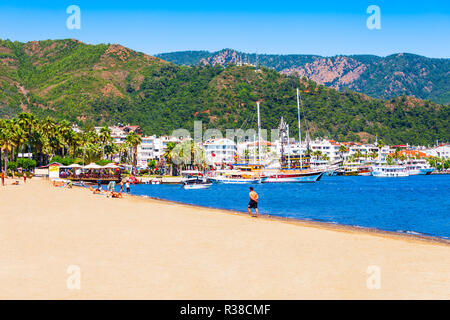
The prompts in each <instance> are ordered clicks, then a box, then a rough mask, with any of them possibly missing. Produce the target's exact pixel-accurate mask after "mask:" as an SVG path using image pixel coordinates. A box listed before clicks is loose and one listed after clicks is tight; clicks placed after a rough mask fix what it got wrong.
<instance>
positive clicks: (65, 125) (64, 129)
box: [57, 120, 72, 158]
mask: <svg viewBox="0 0 450 320" xmlns="http://www.w3.org/2000/svg"><path fill="white" fill-rule="evenodd" d="M57 131H58V133H59V135H60V137H61V147H62V156H63V158H64V156H65V147H66V145H67V140H69V136H70V132H72V127H71V125H70V122H69V121H67V120H62V121H61V122H60V123H59V125H58V126H57Z"/></svg>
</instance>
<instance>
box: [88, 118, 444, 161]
mask: <svg viewBox="0 0 450 320" xmlns="http://www.w3.org/2000/svg"><path fill="white" fill-rule="evenodd" d="M96 129H97V131H100V128H96ZM110 130H111V136H112V139H113V141H114V143H117V144H120V143H124V142H125V139H126V137H127V135H128V134H129V133H130V132H135V133H137V134H140V135H141V139H142V143H141V144H140V145H139V146H138V148H137V166H138V167H141V168H145V167H146V166H147V163H148V161H149V160H156V161H159V160H161V159H162V157H163V155H164V152H165V150H166V147H167V144H168V143H169V142H174V143H180V142H182V141H183V139H185V138H183V137H172V136H161V137H157V136H156V135H152V136H144V135H142V130H141V129H140V128H139V126H114V127H110ZM199 145H200V146H201V147H202V149H203V152H204V158H205V160H206V162H207V163H208V164H209V165H212V166H214V165H216V166H217V165H224V164H233V163H238V162H253V163H255V162H257V161H259V159H260V157H261V161H263V162H264V163H267V164H268V163H270V162H272V161H278V159H280V157H281V155H282V154H284V155H291V156H299V155H303V154H305V152H306V150H307V146H306V144H305V142H302V143H301V144H300V143H299V142H298V141H295V140H294V139H291V140H289V142H288V143H285V144H283V145H282V144H281V142H280V141H279V140H277V141H275V142H269V141H263V140H261V141H260V142H259V143H258V141H244V142H240V143H236V141H233V140H230V139H227V138H218V139H209V140H206V141H203V142H202V143H201V144H199ZM342 146H345V149H346V151H343V148H342ZM259 148H260V152H259ZM309 148H310V150H311V152H312V157H313V159H314V158H316V159H317V160H319V159H324V160H326V161H327V162H328V163H330V164H331V163H337V162H339V161H342V160H343V159H345V158H347V159H348V158H349V157H351V156H353V157H355V155H357V156H359V157H357V158H360V161H364V160H365V159H367V158H370V159H372V160H376V161H381V162H384V161H386V157H387V156H388V155H389V154H392V153H394V152H395V151H396V150H399V149H401V150H409V151H411V154H412V155H414V154H415V155H417V156H424V155H425V156H433V157H439V158H443V159H449V158H450V144H439V145H437V146H435V147H431V148H427V147H415V146H409V145H395V146H387V145H386V146H382V147H381V148H379V147H378V144H377V143H373V144H363V143H359V142H337V141H335V140H329V139H316V140H313V141H310V143H309ZM319 151H320V152H319ZM374 154H376V158H375V159H373V158H372V156H373V155H374ZM118 157H119V156H118V155H117V156H116V157H115V159H114V160H115V161H119V159H118Z"/></svg>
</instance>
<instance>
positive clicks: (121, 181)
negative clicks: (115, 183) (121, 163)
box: [119, 180, 123, 193]
mask: <svg viewBox="0 0 450 320" xmlns="http://www.w3.org/2000/svg"><path fill="white" fill-rule="evenodd" d="M119 192H120V193H122V192H123V180H120V191H119Z"/></svg>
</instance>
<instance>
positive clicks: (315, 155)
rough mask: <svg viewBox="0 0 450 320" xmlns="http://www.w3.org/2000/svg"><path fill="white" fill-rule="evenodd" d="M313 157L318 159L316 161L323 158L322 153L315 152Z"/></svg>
mask: <svg viewBox="0 0 450 320" xmlns="http://www.w3.org/2000/svg"><path fill="white" fill-rule="evenodd" d="M312 156H313V157H316V159H317V160H319V158H321V156H322V151H320V150H315V151H313V153H312Z"/></svg>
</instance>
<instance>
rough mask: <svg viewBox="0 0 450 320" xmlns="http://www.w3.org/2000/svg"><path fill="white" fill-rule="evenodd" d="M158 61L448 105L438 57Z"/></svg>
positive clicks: (172, 56)
mask: <svg viewBox="0 0 450 320" xmlns="http://www.w3.org/2000/svg"><path fill="white" fill-rule="evenodd" d="M157 57H159V58H161V59H164V60H167V61H170V62H173V63H176V64H179V65H198V64H199V63H201V64H211V65H215V64H220V65H222V66H227V65H230V64H237V63H250V64H253V65H262V66H265V67H268V68H274V69H275V70H277V71H279V72H282V73H286V74H289V73H294V72H297V73H299V74H300V76H306V77H308V78H309V79H311V80H313V81H315V82H317V83H319V84H323V85H326V86H328V87H332V88H335V89H343V88H349V89H351V90H354V91H358V92H361V93H365V94H367V95H369V96H371V97H374V98H383V99H390V98H393V97H397V96H400V95H403V94H405V95H409V96H413V97H417V98H420V99H428V100H431V101H434V102H437V103H444V104H449V103H450V59H434V58H427V57H423V56H419V55H414V54H409V53H400V54H394V55H390V56H387V57H378V56H374V55H349V56H334V57H322V56H318V55H300V54H291V55H275V54H254V53H244V52H238V51H236V50H232V49H224V50H221V51H217V52H208V51H180V52H172V53H162V54H159V55H157Z"/></svg>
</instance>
